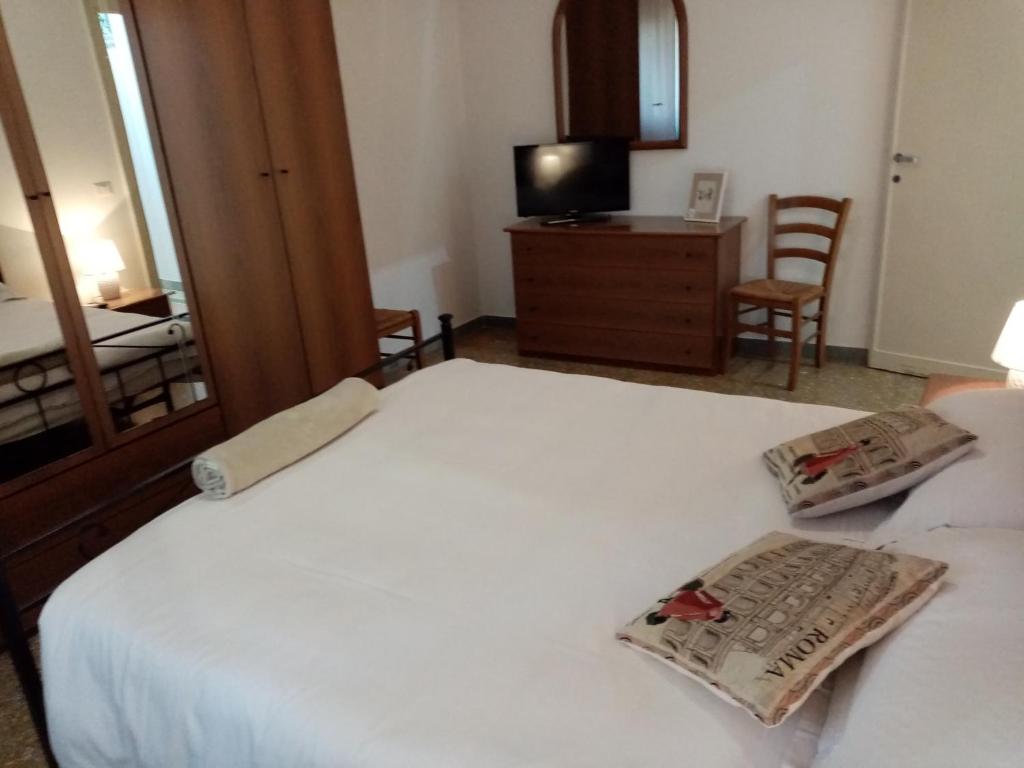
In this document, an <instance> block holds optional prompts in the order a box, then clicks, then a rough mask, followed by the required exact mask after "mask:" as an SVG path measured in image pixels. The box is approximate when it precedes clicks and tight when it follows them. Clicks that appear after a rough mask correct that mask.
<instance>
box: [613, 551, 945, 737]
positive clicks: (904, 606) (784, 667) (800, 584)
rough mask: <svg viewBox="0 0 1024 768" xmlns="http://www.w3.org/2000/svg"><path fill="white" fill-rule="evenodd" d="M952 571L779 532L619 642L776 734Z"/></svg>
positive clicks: (658, 606) (650, 614)
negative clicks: (830, 678)
mask: <svg viewBox="0 0 1024 768" xmlns="http://www.w3.org/2000/svg"><path fill="white" fill-rule="evenodd" d="M945 572H946V564H945V563H941V562H938V561H936V560H927V559H925V558H921V557H914V556H912V555H903V554H891V553H888V552H880V551H877V550H865V549H859V548H856V547H849V546H845V545H842V544H835V543H825V542H817V541H811V540H808V539H802V538H800V537H798V536H792V535H790V534H786V533H771V534H768V535H767V536H764V537H763V538H761V539H759V540H757V541H756V542H754V543H753V544H751V545H750V546H749V547H747V548H746V549H743V550H741V551H740V552H737V553H736V554H734V555H731V556H730V557H728V558H726V559H725V560H723V561H722V562H721V563H719V564H718V565H716V566H715V567H714V568H712V569H711V570H709V571H707V572H705V573H703V574H702V575H701V576H699V577H698V578H696V579H693V580H692V581H689V582H687V583H685V584H683V585H682V586H681V587H679V589H677V590H675V591H674V592H672V593H671V594H670V595H668V596H667V597H665V598H663V599H661V600H659V601H658V602H657V603H655V604H654V605H652V606H651V607H649V608H648V609H647V610H645V611H644V612H643V613H642V614H640V615H639V616H638V617H637V618H636V619H634V620H633V621H632V622H630V623H629V624H628V625H627V626H626V627H625V628H623V629H622V630H621V631H620V632H619V633H618V638H619V639H620V640H623V641H625V642H626V643H628V644H630V645H631V646H633V647H635V648H638V649H640V650H643V651H646V652H648V653H650V654H652V655H654V656H656V657H657V658H659V659H662V660H663V661H665V662H667V663H668V664H670V665H671V666H672V667H673V668H675V669H677V670H678V671H680V672H682V673H684V674H685V675H687V676H688V677H691V678H693V679H694V680H697V681H698V682H700V683H702V684H703V685H705V686H706V687H707V688H709V689H710V690H711V691H712V692H713V693H715V694H716V695H718V696H720V697H722V698H724V699H726V700H727V701H729V702H731V703H733V704H735V705H737V706H740V707H743V708H744V709H746V710H747V711H748V712H749V713H750V714H752V715H753V716H754V717H756V718H757V719H758V720H759V721H760V722H761V723H763V724H764V725H767V726H769V727H771V726H776V725H779V724H780V723H782V722H783V721H784V720H785V719H786V718H787V717H788V716H789V715H790V714H792V713H793V712H794V711H796V709H797V708H798V707H799V706H800V705H801V704H803V702H804V701H805V700H806V699H807V697H808V696H810V695H811V693H812V692H813V691H814V689H815V688H816V687H817V686H818V684H819V683H820V682H821V681H822V680H824V679H825V677H826V676H827V675H828V674H829V673H830V672H831V671H832V670H833V669H835V668H836V667H838V666H839V665H840V664H842V663H843V661H844V660H845V659H846V658H847V657H849V656H850V655H852V654H854V653H856V652H857V651H858V650H860V649H861V648H864V647H866V646H868V645H871V644H872V643H874V642H876V641H877V640H879V639H881V638H882V637H884V636H885V635H886V634H887V633H889V632H890V631H891V630H893V629H894V628H895V627H897V626H899V625H900V623H902V622H903V621H904V620H905V619H906V618H907V617H909V616H910V615H911V614H912V613H913V612H914V611H916V610H917V609H918V608H920V607H921V606H922V605H924V604H925V603H926V602H927V601H928V600H929V599H930V598H931V597H932V595H933V594H934V593H935V591H936V590H937V589H938V586H939V582H940V581H941V579H942V577H943V575H944V574H945Z"/></svg>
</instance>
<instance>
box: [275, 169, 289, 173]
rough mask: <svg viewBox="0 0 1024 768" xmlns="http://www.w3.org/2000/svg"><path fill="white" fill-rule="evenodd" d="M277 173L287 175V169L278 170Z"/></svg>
mask: <svg viewBox="0 0 1024 768" xmlns="http://www.w3.org/2000/svg"><path fill="white" fill-rule="evenodd" d="M277 172H278V173H288V169H287V168H278V169H277Z"/></svg>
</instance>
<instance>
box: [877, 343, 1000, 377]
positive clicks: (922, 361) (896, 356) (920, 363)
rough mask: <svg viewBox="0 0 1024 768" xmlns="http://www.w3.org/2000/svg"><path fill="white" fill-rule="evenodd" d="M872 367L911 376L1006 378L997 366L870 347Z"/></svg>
mask: <svg viewBox="0 0 1024 768" xmlns="http://www.w3.org/2000/svg"><path fill="white" fill-rule="evenodd" d="M867 364H868V365H869V366H871V367H872V368H881V369H882V370H883V371H895V372H896V373H906V374H909V375H911V376H930V375H932V374H933V373H945V374H949V375H951V376H967V377H970V378H973V379H993V380H1000V379H1004V378H1006V371H1005V370H1003V369H999V368H985V367H984V366H980V365H963V364H962V363H952V362H950V361H948V360H935V359H933V358H930V357H918V356H916V355H905V354H902V353H899V352H885V351H883V350H880V349H872V350H870V351H869V352H868V363H867Z"/></svg>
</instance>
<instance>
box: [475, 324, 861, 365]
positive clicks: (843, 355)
mask: <svg viewBox="0 0 1024 768" xmlns="http://www.w3.org/2000/svg"><path fill="white" fill-rule="evenodd" d="M515 327H516V319H515V318H514V317H501V316H498V315H481V316H480V317H477V318H475V319H473V320H470V321H469V322H468V323H465V324H463V325H460V326H458V328H456V329H455V330H456V332H461V331H468V330H476V329H478V328H515ZM789 350H790V342H788V341H783V340H781V339H780V340H779V341H776V342H775V354H776V357H777V358H778V359H781V360H788V359H789ZM827 350H828V358H829V360H835V361H836V362H840V363H849V364H850V365H867V364H868V351H867V350H866V349H861V348H860V347H833V346H829V347H827ZM736 353H737V354H738V355H739V356H740V357H763V358H767V357H768V341H767V340H766V339H745V338H742V337H741V338H739V339H737V340H736ZM803 358H804V359H805V360H810V361H813V360H814V346H813V345H811V344H806V345H804V349H803Z"/></svg>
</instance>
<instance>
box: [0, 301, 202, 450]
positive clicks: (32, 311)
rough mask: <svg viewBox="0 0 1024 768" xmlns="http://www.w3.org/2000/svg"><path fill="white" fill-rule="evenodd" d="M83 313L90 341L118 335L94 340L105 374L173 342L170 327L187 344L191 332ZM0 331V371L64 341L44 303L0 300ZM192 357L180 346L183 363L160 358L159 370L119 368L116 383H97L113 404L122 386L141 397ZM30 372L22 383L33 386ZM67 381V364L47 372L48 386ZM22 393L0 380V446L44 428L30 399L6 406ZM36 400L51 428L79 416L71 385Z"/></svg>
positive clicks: (109, 379) (149, 364)
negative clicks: (112, 337) (138, 329)
mask: <svg viewBox="0 0 1024 768" xmlns="http://www.w3.org/2000/svg"><path fill="white" fill-rule="evenodd" d="M82 312H83V314H84V315H85V321H86V326H87V327H88V329H89V335H90V337H91V338H92V339H93V340H96V339H102V338H105V337H107V336H110V335H113V334H123V335H122V336H118V337H117V338H116V339H111V340H109V341H106V342H99V345H98V346H96V347H95V348H94V351H95V354H96V362H97V365H98V366H99V368H100V370H101V371H108V370H110V369H111V368H112V367H114V366H118V365H122V364H124V363H128V362H131V361H132V360H134V359H136V358H139V357H145V356H146V355H148V354H150V353H151V352H152V351H153V350H154V349H155V348H159V347H162V346H168V345H170V344H173V343H174V342H175V339H176V338H177V336H172V335H170V334H169V333H168V330H169V328H170V327H171V325H172V324H176V325H178V326H180V328H181V330H182V331H183V332H184V333H185V334H186V338H187V339H189V340H191V334H192V328H191V324H190V323H188V322H187V321H177V322H176V323H175V322H172V321H168V322H166V323H162V324H159V325H151V324H152V323H153V322H154V320H155V319H156V318H153V317H148V316H146V315H137V314H133V313H130V312H114V311H112V310H108V309H97V308H95V307H83V308H82ZM144 325H148V326H150V327H148V328H144V329H142V330H140V331H136V332H134V333H131V332H130V331H131V330H132V329H133V328H138V327H140V326H144ZM0 327H2V328H3V330H4V332H3V334H0V367H3V366H8V365H13V364H14V363H16V362H18V361H20V360H26V359H29V358H32V357H36V356H38V355H43V354H47V353H49V352H58V351H60V350H62V349H63V348H64V337H63V335H62V334H61V330H60V325H59V323H58V321H57V314H56V311H55V310H54V307H53V304H52V303H51V302H49V301H44V300H42V299H15V300H10V301H4V302H0ZM178 335H180V334H178ZM113 345H119V346H113ZM132 345H134V346H132ZM196 356H197V353H196V349H195V347H194V346H193V345H189V346H187V347H186V348H185V359H184V360H182V358H181V356H180V355H179V354H177V353H175V352H169V353H168V354H166V355H164V356H163V361H164V368H163V371H162V372H161V369H160V366H159V365H158V364H157V362H156V361H155V360H149V361H146V362H142V363H138V364H135V365H132V366H130V367H128V368H124V369H122V372H121V378H120V383H119V381H118V377H117V376H116V375H114V374H112V373H110V374H106V375H104V376H103V377H102V379H101V381H102V383H103V388H104V391H105V393H106V394H107V399H108V401H109V402H112V403H114V402H117V401H118V400H119V399H120V396H121V395H120V385H121V384H123V385H124V388H125V390H126V392H127V394H129V395H137V394H141V393H142V392H145V391H147V390H149V389H151V388H153V387H156V386H159V385H160V384H161V383H162V382H163V380H164V377H165V376H166V377H167V378H173V377H175V376H177V375H179V374H180V373H182V372H183V371H184V370H185V369H186V368H190V367H191V366H192V365H194V363H195V358H196ZM31 374H32V371H31V370H27V371H26V373H25V375H26V376H27V377H29V381H28V382H27V384H28V385H29V386H38V381H39V380H38V378H31ZM72 378H73V377H72V375H71V370H70V369H69V368H68V367H67V366H66V365H59V366H57V367H54V368H50V369H49V370H47V372H46V382H47V385H52V384H59V383H61V382H69V383H70V382H71V381H72ZM22 394H23V392H22V391H21V390H20V389H18V387H17V386H15V384H14V383H13V382H8V383H3V381H2V380H0V443H5V442H13V441H14V440H19V439H21V438H24V437H28V436H30V435H33V434H36V433H37V432H40V431H42V430H43V421H42V419H41V418H40V416H39V408H38V405H37V403H36V402H35V401H34V400H25V401H22V402H19V403H16V404H9V405H5V403H9V402H10V401H11V400H14V399H15V398H19V397H21V396H22ZM40 400H41V402H42V405H43V407H44V409H45V412H46V423H47V424H48V425H49V426H51V427H53V426H57V425H60V424H66V423H68V422H71V421H74V420H75V419H78V418H80V417H81V415H82V406H81V402H80V400H79V398H78V392H77V390H76V389H75V387H73V386H68V387H65V388H62V389H57V390H54V391H52V392H48V393H47V394H45V395H43V396H42V397H41V398H40Z"/></svg>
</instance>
